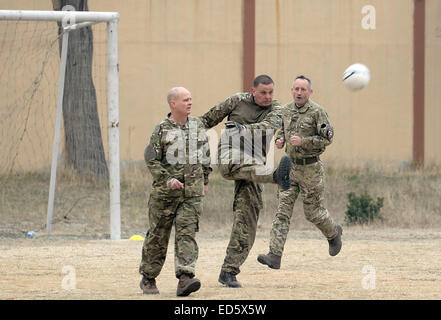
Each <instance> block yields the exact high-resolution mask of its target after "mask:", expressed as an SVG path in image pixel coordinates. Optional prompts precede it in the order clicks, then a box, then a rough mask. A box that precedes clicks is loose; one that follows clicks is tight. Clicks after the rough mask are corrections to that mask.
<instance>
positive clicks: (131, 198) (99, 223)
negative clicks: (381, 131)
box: [0, 165, 441, 300]
mask: <svg viewBox="0 0 441 320" xmlns="http://www.w3.org/2000/svg"><path fill="white" fill-rule="evenodd" d="M150 182H151V181H150V175H149V174H148V172H147V170H146V169H145V167H144V166H142V165H140V166H137V165H131V166H127V167H125V168H124V169H123V170H122V173H121V213H122V215H121V220H122V238H123V239H127V238H128V237H129V236H130V235H132V234H134V233H139V234H143V233H145V231H146V226H147V212H146V206H147V197H148V194H149V192H150ZM326 186H327V189H326V206H327V208H328V209H329V211H330V212H331V214H332V215H333V216H334V218H335V219H336V220H337V221H338V222H343V221H344V212H345V210H346V204H347V198H346V195H347V193H348V192H355V193H357V194H358V193H361V192H365V191H366V192H368V193H369V194H370V195H371V196H372V197H373V198H376V197H384V199H385V200H384V207H383V208H382V210H381V213H382V215H383V217H384V220H383V221H382V222H374V223H373V224H370V225H364V226H345V232H344V234H343V249H342V252H341V253H340V254H339V255H338V256H337V257H330V256H329V255H328V253H327V248H328V245H327V241H326V240H324V239H323V237H322V235H321V234H320V233H319V232H318V230H317V229H316V228H315V227H314V226H312V225H311V224H310V223H309V222H307V221H306V219H305V218H304V216H303V209H302V205H301V202H300V201H298V203H297V204H296V206H295V210H294V215H293V222H292V224H291V232H290V233H289V236H288V240H287V243H286V246H285V251H284V256H283V259H282V268H281V269H280V270H270V269H268V268H267V267H265V266H262V265H260V264H258V263H257V261H256V256H257V254H259V253H264V252H266V251H267V250H268V236H269V230H270V227H271V220H272V217H273V214H274V211H275V210H276V208H277V198H276V197H275V194H276V188H275V186H273V185H266V186H265V188H264V193H263V197H264V210H262V212H261V217H260V220H259V228H258V230H257V238H256V242H255V244H254V246H253V248H252V251H251V252H250V256H249V258H248V259H247V260H246V262H245V263H244V264H243V265H242V266H241V271H242V272H241V273H240V274H239V275H238V280H239V281H241V282H242V285H243V288H242V289H239V290H234V289H230V288H225V287H222V286H221V285H220V284H219V283H218V282H217V277H218V274H219V270H220V267H221V265H222V262H223V259H224V255H225V249H226V246H227V244H228V239H229V232H230V229H231V216H232V210H231V207H232V199H233V198H232V197H233V196H232V194H233V182H231V181H226V180H224V179H222V178H221V177H220V176H219V175H218V174H216V173H213V175H212V177H211V181H210V189H209V193H208V194H207V196H206V199H205V203H204V213H203V215H202V217H201V223H200V230H201V231H200V233H199V234H198V243H199V247H200V252H199V259H198V263H197V270H196V272H197V276H198V277H199V278H200V279H201V281H202V288H201V290H200V291H198V292H197V293H195V294H193V295H191V296H189V297H188V298H187V299H216V300H218V299H227V300H236V299H238V300H244V299H261V300H266V299H283V300H295V299H324V300H327V299H440V298H441V296H440V291H439V281H440V279H441V274H440V272H439V270H440V263H439V256H440V254H441V252H440V248H441V246H440V236H441V231H440V230H441V201H440V199H441V172H440V171H436V170H431V171H429V170H426V171H418V170H408V171H394V172H392V171H380V170H377V171H373V170H342V169H333V168H328V169H327V178H326ZM48 189H49V174H47V173H28V174H22V175H16V176H13V177H8V178H6V177H0V220H1V222H2V224H1V226H0V251H1V252H2V255H1V257H0V266H1V272H2V277H1V279H0V287H1V288H2V290H1V292H0V299H130V300H132V299H145V300H149V299H167V300H169V299H176V283H177V281H176V278H175V277H174V264H173V251H174V250H173V241H170V244H169V246H170V248H169V250H168V254H167V255H168V257H167V260H166V263H165V265H164V268H163V270H162V272H161V274H160V276H159V277H158V279H157V281H158V287H159V289H160V291H161V294H160V295H159V296H155V297H150V296H143V295H142V294H141V291H140V290H139V287H138V284H139V280H140V275H139V274H138V266H139V262H140V258H141V247H142V242H140V241H128V240H121V241H107V240H105V239H107V238H108V237H109V231H108V229H109V213H108V212H109V196H108V193H109V190H108V186H107V184H106V183H102V182H96V181H93V180H90V179H88V178H87V177H76V176H75V175H73V174H72V173H71V172H69V171H66V170H59V173H58V182H57V191H56V201H55V213H54V222H53V228H52V230H53V235H52V236H50V237H48V236H45V222H46V210H47V197H48ZM28 230H34V231H37V237H36V238H35V239H33V240H28V239H25V236H24V234H25V232H26V231H28ZM97 239H98V240H97ZM103 239H104V240H103ZM65 266H71V267H73V268H74V269H75V271H76V279H77V285H76V288H75V289H74V290H65V289H63V287H62V283H63V279H64V276H65V273H63V267H65ZM365 266H371V267H372V268H374V269H375V272H376V282H375V285H376V287H375V288H374V289H366V288H364V287H363V282H362V281H363V279H364V277H365V276H366V274H365V273H364V272H363V270H364V269H363V268H365ZM109 280H110V281H109Z"/></svg>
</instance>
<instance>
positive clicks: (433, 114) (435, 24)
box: [424, 0, 441, 166]
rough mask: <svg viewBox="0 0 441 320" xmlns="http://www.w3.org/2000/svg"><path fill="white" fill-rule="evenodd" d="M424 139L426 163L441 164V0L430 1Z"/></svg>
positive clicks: (426, 27) (427, 17)
mask: <svg viewBox="0 0 441 320" xmlns="http://www.w3.org/2000/svg"><path fill="white" fill-rule="evenodd" d="M425 29H426V56H425V65H426V68H425V80H424V81H425V97H424V99H425V111H424V121H425V130H424V140H425V152H424V157H425V163H426V165H428V166H430V165H438V166H439V165H440V164H441V132H440V129H439V128H440V124H441V90H440V89H441V1H439V0H429V1H426V25H425Z"/></svg>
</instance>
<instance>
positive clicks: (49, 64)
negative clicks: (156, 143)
mask: <svg viewBox="0 0 441 320" xmlns="http://www.w3.org/2000/svg"><path fill="white" fill-rule="evenodd" d="M118 18H119V15H118V14H117V13H95V12H72V11H69V12H68V11H54V12H51V11H9V10H0V44H1V48H2V49H1V50H0V93H1V95H0V97H1V99H0V135H1V139H0V150H1V154H0V183H1V187H0V188H1V190H0V193H1V196H2V201H1V208H0V211H1V212H2V227H1V228H2V230H0V235H1V233H12V234H14V233H15V234H18V235H20V234H21V233H26V232H27V231H30V230H32V231H35V232H41V233H44V232H45V231H46V233H47V234H51V233H63V234H65V233H71V232H72V233H75V231H72V230H75V228H76V229H78V228H80V229H81V228H86V226H81V225H78V221H83V219H76V218H77V217H79V216H81V215H83V216H84V215H87V216H88V219H90V223H91V224H94V225H95V228H92V229H91V230H90V232H92V233H94V232H95V233H97V234H100V235H103V234H110V237H111V238H112V239H119V238H120V225H119V134H118V124H119V123H118V74H117V28H116V26H117V22H118ZM66 26H67V27H68V28H66ZM66 33H68V34H69V37H63V36H64V35H65V34H66ZM67 39H68V41H66V43H67V44H68V46H66V59H65V65H63V63H62V60H63V57H62V47H63V46H62V45H63V41H64V40H67ZM62 75H63V77H64V81H61V79H62ZM60 85H61V87H60ZM60 97H61V98H60ZM57 111H59V116H58V127H57ZM57 138H58V139H57ZM54 164H56V165H57V166H56V167H54ZM54 168H55V170H54ZM55 177H56V179H55ZM52 180H53V181H52ZM52 182H53V185H52ZM51 189H53V190H52V193H54V194H55V195H53V196H52V199H50V198H51V197H50V195H51ZM90 204H94V205H93V206H91V205H90ZM51 206H52V208H51ZM86 208H87V209H86ZM91 208H92V209H91ZM109 214H110V228H109V223H108V221H109ZM35 215H37V216H39V217H40V216H41V220H40V221H41V224H40V225H35V222H34V223H32V222H31V221H35V217H32V216H35ZM104 217H107V219H106V221H107V225H103V223H102V221H103V218H104ZM31 218H32V219H31ZM94 219H95V220H94Z"/></svg>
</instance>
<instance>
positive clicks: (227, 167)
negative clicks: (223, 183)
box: [218, 164, 276, 183]
mask: <svg viewBox="0 0 441 320" xmlns="http://www.w3.org/2000/svg"><path fill="white" fill-rule="evenodd" d="M218 168H219V172H220V174H221V175H222V177H223V178H225V179H227V180H248V181H253V182H256V183H276V182H274V179H273V173H274V171H275V169H274V168H273V167H269V166H268V167H266V166H264V165H253V164H219V165H218Z"/></svg>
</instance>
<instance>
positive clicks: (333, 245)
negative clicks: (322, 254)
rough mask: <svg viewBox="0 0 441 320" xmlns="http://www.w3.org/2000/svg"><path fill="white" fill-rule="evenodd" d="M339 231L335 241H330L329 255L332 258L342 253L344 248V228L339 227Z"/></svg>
mask: <svg viewBox="0 0 441 320" xmlns="http://www.w3.org/2000/svg"><path fill="white" fill-rule="evenodd" d="M337 231H338V233H337V235H336V236H335V237H334V238H333V239H331V240H328V242H329V255H331V256H336V255H337V254H338V253H339V252H340V250H341V246H342V242H341V235H342V234H343V228H342V227H341V225H338V226H337Z"/></svg>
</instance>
